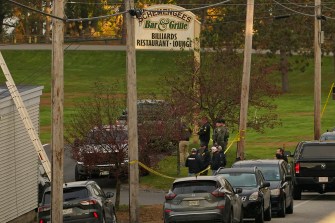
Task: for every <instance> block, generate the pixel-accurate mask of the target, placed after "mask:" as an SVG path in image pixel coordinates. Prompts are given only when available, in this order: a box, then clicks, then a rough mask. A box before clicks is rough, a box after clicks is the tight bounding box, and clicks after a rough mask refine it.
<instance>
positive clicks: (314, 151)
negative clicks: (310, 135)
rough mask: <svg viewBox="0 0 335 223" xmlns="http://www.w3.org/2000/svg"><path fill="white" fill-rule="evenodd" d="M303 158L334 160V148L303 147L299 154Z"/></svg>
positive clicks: (320, 146)
mask: <svg viewBox="0 0 335 223" xmlns="http://www.w3.org/2000/svg"><path fill="white" fill-rule="evenodd" d="M301 156H302V157H303V158H312V159H313V158H335V149H334V146H332V145H331V146H326V145H304V147H303V150H302V152H301Z"/></svg>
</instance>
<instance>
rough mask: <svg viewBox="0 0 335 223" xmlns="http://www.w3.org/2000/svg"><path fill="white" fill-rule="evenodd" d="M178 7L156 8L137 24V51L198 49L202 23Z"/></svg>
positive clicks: (152, 7)
mask: <svg viewBox="0 0 335 223" xmlns="http://www.w3.org/2000/svg"><path fill="white" fill-rule="evenodd" d="M183 10H185V9H184V8H182V7H179V6H176V5H153V6H150V7H147V8H145V9H144V12H143V14H142V16H141V18H140V19H138V20H136V22H135V47H136V49H150V50H181V49H185V50H190V49H195V48H199V46H197V45H199V44H198V43H197V42H198V41H195V39H197V38H199V33H200V22H199V21H198V20H196V16H195V15H194V14H193V13H191V12H189V11H183Z"/></svg>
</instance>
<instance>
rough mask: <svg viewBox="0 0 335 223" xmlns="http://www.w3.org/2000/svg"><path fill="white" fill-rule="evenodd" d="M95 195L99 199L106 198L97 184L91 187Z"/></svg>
mask: <svg viewBox="0 0 335 223" xmlns="http://www.w3.org/2000/svg"><path fill="white" fill-rule="evenodd" d="M91 187H92V190H93V193H94V194H95V195H97V196H99V197H104V196H105V193H104V192H103V190H101V188H100V187H99V186H98V185H97V184H92V185H91Z"/></svg>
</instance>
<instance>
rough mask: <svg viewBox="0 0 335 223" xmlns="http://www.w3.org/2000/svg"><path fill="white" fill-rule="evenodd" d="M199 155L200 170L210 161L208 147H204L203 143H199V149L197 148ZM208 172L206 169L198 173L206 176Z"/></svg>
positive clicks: (206, 166)
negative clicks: (200, 161)
mask: <svg viewBox="0 0 335 223" xmlns="http://www.w3.org/2000/svg"><path fill="white" fill-rule="evenodd" d="M198 153H199V155H201V159H202V164H203V167H202V169H201V171H203V170H205V169H207V168H208V166H209V164H210V162H211V154H210V152H209V151H208V148H207V147H206V145H205V144H203V145H201V147H200V149H199V150H198ZM207 174H208V170H206V171H204V172H202V173H201V174H200V175H201V176H207Z"/></svg>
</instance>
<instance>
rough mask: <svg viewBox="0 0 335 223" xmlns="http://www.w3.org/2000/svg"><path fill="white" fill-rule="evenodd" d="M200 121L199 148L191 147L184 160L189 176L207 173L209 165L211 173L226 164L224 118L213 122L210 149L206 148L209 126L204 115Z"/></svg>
mask: <svg viewBox="0 0 335 223" xmlns="http://www.w3.org/2000/svg"><path fill="white" fill-rule="evenodd" d="M201 121H202V123H201V124H202V125H201V127H200V129H199V131H198V135H199V140H200V148H199V149H196V148H193V149H192V150H191V154H190V155H189V156H188V157H187V158H186V161H185V166H186V167H188V175H189V176H193V175H196V174H199V175H207V174H208V167H209V166H210V169H211V171H212V175H213V174H214V173H215V172H216V171H217V170H218V169H219V168H220V167H225V166H226V164H227V159H226V155H225V150H226V149H227V144H228V138H229V131H228V128H227V127H226V125H225V120H224V119H220V120H218V121H217V122H216V124H215V129H214V133H213V136H212V139H213V146H212V147H211V151H209V149H208V145H209V142H210V138H211V126H210V124H209V122H208V119H207V118H206V117H203V118H202V120H201Z"/></svg>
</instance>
